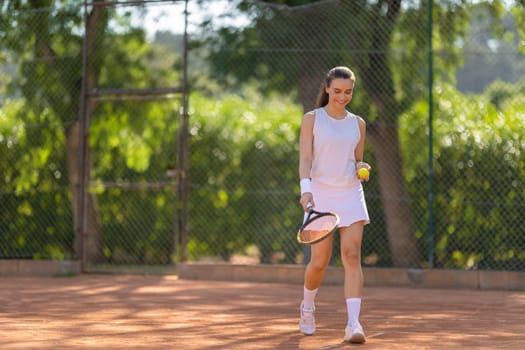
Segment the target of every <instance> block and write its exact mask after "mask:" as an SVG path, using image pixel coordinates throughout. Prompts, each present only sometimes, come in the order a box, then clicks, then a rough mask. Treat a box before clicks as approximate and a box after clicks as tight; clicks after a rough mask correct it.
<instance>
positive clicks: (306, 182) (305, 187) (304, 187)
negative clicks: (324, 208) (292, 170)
mask: <svg viewBox="0 0 525 350" xmlns="http://www.w3.org/2000/svg"><path fill="white" fill-rule="evenodd" d="M311 183H312V182H311V181H310V179H307V178H304V179H301V182H300V184H301V195H302V194H303V193H306V192H312V186H311Z"/></svg>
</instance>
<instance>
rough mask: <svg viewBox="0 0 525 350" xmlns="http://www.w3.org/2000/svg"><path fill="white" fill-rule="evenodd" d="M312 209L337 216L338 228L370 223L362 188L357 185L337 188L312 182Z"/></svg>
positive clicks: (359, 184) (360, 185)
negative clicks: (356, 223)
mask: <svg viewBox="0 0 525 350" xmlns="http://www.w3.org/2000/svg"><path fill="white" fill-rule="evenodd" d="M312 194H313V196H314V203H315V207H314V209H315V210H317V211H321V212H323V211H324V212H332V213H336V214H337V215H339V219H340V222H339V227H345V226H350V225H352V224H353V223H354V222H358V221H364V222H365V225H366V224H368V223H370V218H369V216H368V209H367V206H366V201H365V193H364V191H363V186H362V184H361V183H358V185H357V186H354V187H351V188H343V189H341V188H337V187H331V186H326V185H323V184H319V183H316V182H314V181H312Z"/></svg>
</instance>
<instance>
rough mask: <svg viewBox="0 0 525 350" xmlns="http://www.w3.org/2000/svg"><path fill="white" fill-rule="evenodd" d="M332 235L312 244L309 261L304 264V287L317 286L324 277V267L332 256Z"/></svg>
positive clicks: (310, 288) (314, 287) (315, 287)
mask: <svg viewBox="0 0 525 350" xmlns="http://www.w3.org/2000/svg"><path fill="white" fill-rule="evenodd" d="M333 240H334V238H333V236H330V237H328V238H326V239H325V240H322V241H321V242H318V243H315V244H312V245H311V246H310V247H311V257H310V262H309V263H308V265H306V270H305V272H304V286H305V287H306V289H309V290H314V289H317V288H319V286H320V285H321V281H322V280H323V277H324V272H325V271H326V267H327V266H328V264H329V263H330V259H331V258H332V246H333Z"/></svg>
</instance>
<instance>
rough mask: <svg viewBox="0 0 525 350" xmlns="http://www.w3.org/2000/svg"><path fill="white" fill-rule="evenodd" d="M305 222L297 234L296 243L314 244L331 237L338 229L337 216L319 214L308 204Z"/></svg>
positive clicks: (324, 213)
mask: <svg viewBox="0 0 525 350" xmlns="http://www.w3.org/2000/svg"><path fill="white" fill-rule="evenodd" d="M307 208H308V214H307V215H306V220H304V222H303V224H302V225H301V227H300V228H299V232H297V242H299V243H300V244H314V243H317V242H320V241H322V240H323V239H325V238H327V237H329V236H330V235H332V234H333V233H334V232H335V231H337V229H338V227H339V216H338V215H337V214H335V213H328V212H319V211H316V210H314V208H313V207H312V205H311V204H308V206H307Z"/></svg>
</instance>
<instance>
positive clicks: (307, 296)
mask: <svg viewBox="0 0 525 350" xmlns="http://www.w3.org/2000/svg"><path fill="white" fill-rule="evenodd" d="M318 290H319V288H316V289H314V290H309V289H306V287H304V297H303V307H304V308H305V309H313V308H314V307H315V296H316V295H317V291H318Z"/></svg>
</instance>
